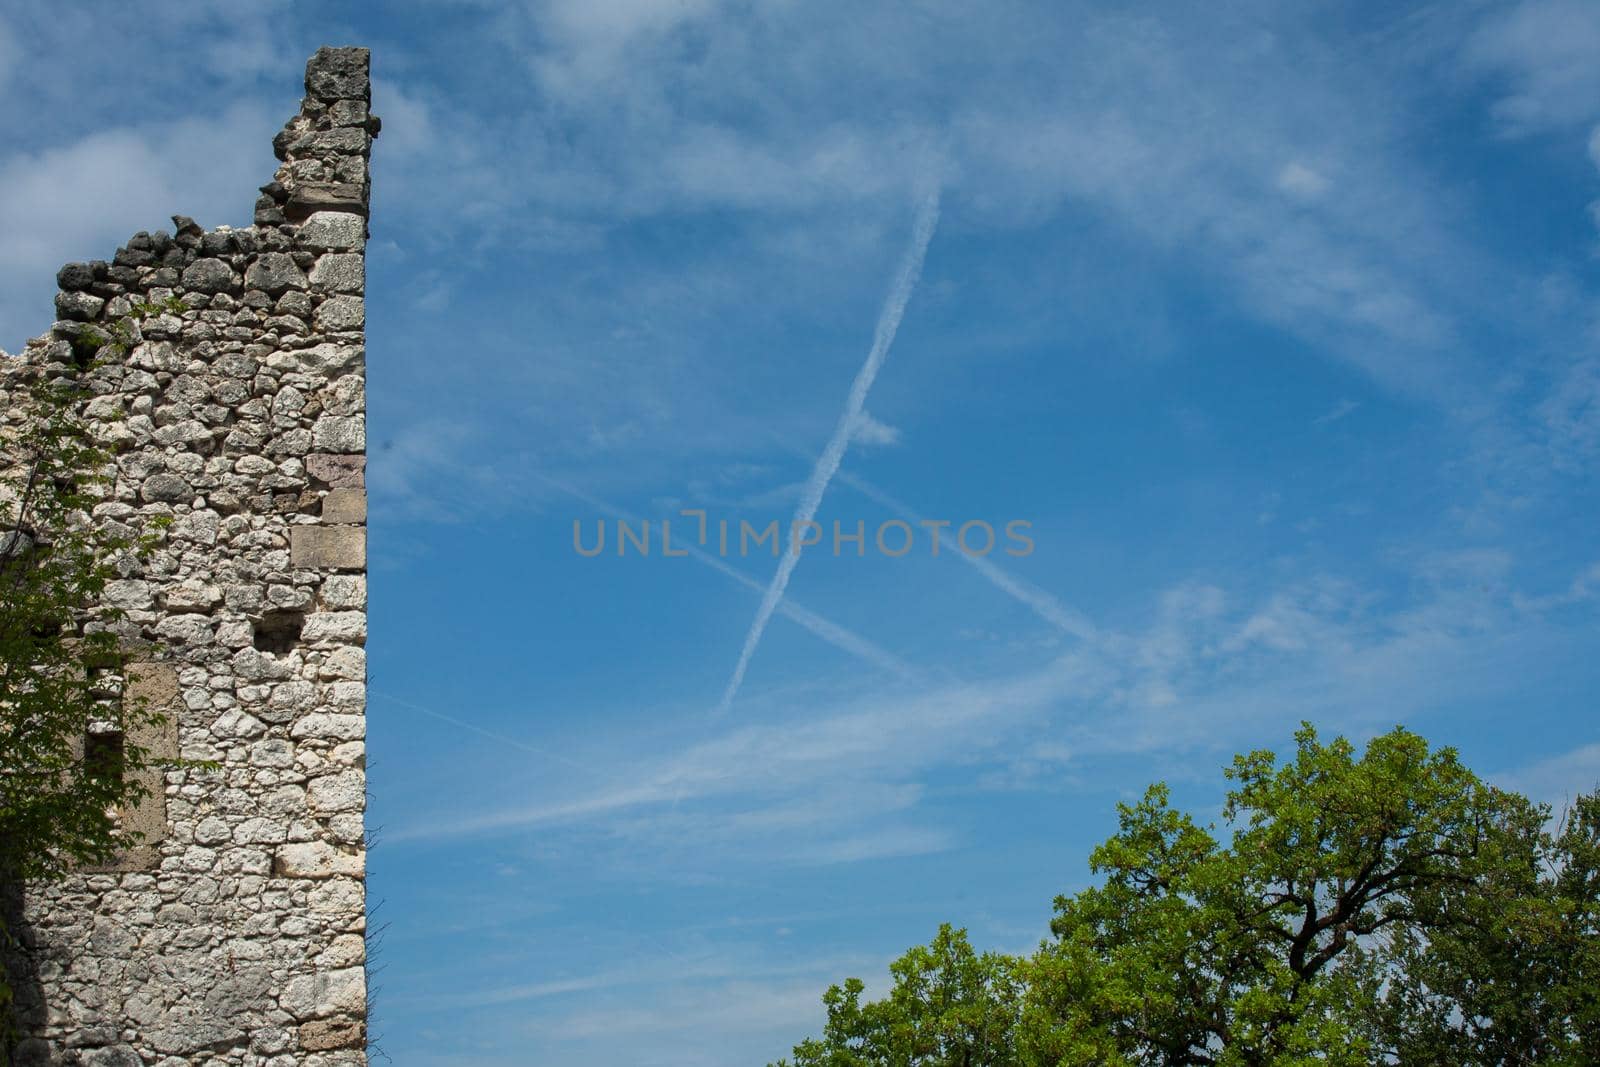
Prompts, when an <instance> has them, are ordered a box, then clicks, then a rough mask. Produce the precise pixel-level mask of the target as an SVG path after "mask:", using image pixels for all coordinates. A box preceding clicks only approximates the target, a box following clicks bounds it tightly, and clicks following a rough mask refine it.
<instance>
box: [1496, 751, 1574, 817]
mask: <svg viewBox="0 0 1600 1067" xmlns="http://www.w3.org/2000/svg"><path fill="white" fill-rule="evenodd" d="M1488 777H1489V780H1490V781H1492V782H1494V784H1496V785H1499V786H1501V787H1503V788H1506V789H1512V790H1515V791H1516V792H1518V793H1521V794H1523V795H1524V796H1527V797H1531V798H1532V799H1534V800H1536V801H1539V802H1541V803H1544V804H1549V805H1550V806H1551V808H1552V810H1553V812H1554V814H1556V815H1560V814H1561V812H1562V811H1563V810H1564V809H1565V807H1566V805H1568V804H1570V803H1571V802H1572V800H1573V799H1574V798H1576V797H1577V796H1579V795H1580V794H1583V793H1593V792H1594V791H1595V790H1597V789H1600V742H1597V743H1592V744H1586V745H1580V746H1578V747H1577V748H1574V749H1572V750H1571V751H1569V752H1564V753H1562V754H1561V755H1559V756H1554V757H1551V758H1550V759H1544V760H1539V761H1537V762H1535V763H1530V764H1528V765H1526V766H1523V767H1517V768H1514V769H1512V770H1508V771H1502V772H1501V773H1499V774H1492V775H1489V776H1488Z"/></svg>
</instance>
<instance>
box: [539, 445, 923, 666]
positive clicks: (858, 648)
mask: <svg viewBox="0 0 1600 1067" xmlns="http://www.w3.org/2000/svg"><path fill="white" fill-rule="evenodd" d="M533 476H534V477H535V478H537V479H539V480H540V481H542V482H544V483H545V484H547V485H549V486H551V487H552V488H554V489H558V490H560V491H561V492H563V493H566V494H567V495H568V496H570V497H573V498H575V499H577V500H581V501H583V502H584V503H585V504H588V505H589V506H590V507H592V508H594V509H595V510H596V511H601V512H604V513H605V514H607V515H610V516H611V517H612V518H616V519H625V520H626V521H628V522H632V523H637V522H639V521H640V520H639V519H638V518H637V516H635V515H633V514H631V513H629V512H628V511H625V510H624V509H622V508H619V507H617V506H616V505H615V504H610V503H607V502H606V501H604V500H601V499H600V498H599V497H597V496H594V495H592V494H590V493H586V492H584V491H583V490H582V489H579V488H577V487H576V486H572V485H568V484H567V483H566V482H563V481H561V480H560V479H559V478H553V477H551V476H550V475H548V474H543V473H539V472H534V475H533ZM679 547H680V548H682V549H683V550H684V551H686V552H688V553H689V555H690V556H691V557H693V558H694V559H695V560H696V561H698V562H700V563H703V564H705V565H706V566H707V567H710V568H711V569H712V570H715V571H717V572H719V573H721V574H725V575H727V576H728V577H729V578H732V579H733V580H734V581H736V582H738V583H739V584H740V585H742V586H744V587H745V588H747V589H751V590H754V591H755V592H757V593H760V592H763V586H762V585H761V583H760V582H758V581H756V580H755V579H754V578H751V577H750V576H749V575H747V574H745V573H743V572H742V571H740V570H739V569H738V568H736V567H731V566H729V565H728V564H727V563H725V562H723V561H722V560H720V559H718V558H717V557H716V556H714V555H712V554H711V553H709V552H706V551H704V550H702V549H699V548H696V547H695V546H694V544H693V543H689V544H685V545H680V546H679ZM779 610H780V611H782V612H783V614H784V616H785V617H787V618H790V619H793V620H794V621H795V622H796V623H798V624H799V625H800V626H801V627H803V628H804V629H806V630H809V631H811V632H812V633H813V634H815V635H816V636H818V637H820V638H822V640H824V641H826V642H828V643H829V644H830V645H833V646H834V647H835V648H838V649H841V650H843V651H845V652H848V653H850V654H851V655H852V656H855V657H857V658H858V659H862V660H865V661H866V662H868V663H871V664H872V665H873V666H875V667H879V668H881V669H883V670H885V671H887V672H889V673H890V674H893V675H895V676H897V677H899V678H901V679H904V680H907V681H912V680H915V679H916V678H917V674H918V672H917V670H916V669H915V668H914V667H912V666H911V665H910V664H908V663H906V662H905V661H904V660H902V659H900V658H899V657H898V656H896V655H894V654H893V653H892V652H889V651H887V650H885V649H883V648H880V647H879V646H877V645H875V644H873V643H872V642H871V641H868V640H867V639H866V638H864V637H862V636H861V635H860V634H858V633H856V632H855V631H853V630H849V629H846V628H845V627H843V626H840V625H839V624H838V623H836V622H834V621H833V620H832V619H828V618H824V617H823V616H821V615H818V614H817V613H816V612H814V611H809V610H807V609H806V608H803V607H801V606H800V605H799V604H796V603H793V602H792V601H790V602H786V603H784V604H782V605H781V606H780V608H779Z"/></svg>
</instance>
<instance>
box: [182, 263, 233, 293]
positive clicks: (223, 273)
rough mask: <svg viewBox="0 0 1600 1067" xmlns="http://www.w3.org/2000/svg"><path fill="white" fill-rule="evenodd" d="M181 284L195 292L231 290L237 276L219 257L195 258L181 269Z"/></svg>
mask: <svg viewBox="0 0 1600 1067" xmlns="http://www.w3.org/2000/svg"><path fill="white" fill-rule="evenodd" d="M183 286H184V288H185V289H191V290H193V291H194V292H197V293H226V292H232V291H233V290H236V289H238V288H239V276H238V275H237V274H235V273H234V272H233V268H232V267H230V266H228V265H227V264H226V263H224V262H223V261H222V260H220V259H197V260H195V261H194V262H193V263H191V264H189V265H188V266H187V267H185V268H184V269H183Z"/></svg>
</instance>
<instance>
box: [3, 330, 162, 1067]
mask: <svg viewBox="0 0 1600 1067" xmlns="http://www.w3.org/2000/svg"><path fill="white" fill-rule="evenodd" d="M137 314H138V312H136V315H137ZM129 321H136V320H129ZM131 329H132V327H131V326H130V325H129V322H128V321H119V322H118V323H117V324H115V325H114V326H113V327H111V333H110V336H106V335H94V334H88V333H85V334H84V335H82V336H81V338H80V341H79V343H78V344H77V345H75V346H74V348H73V352H72V356H71V358H63V359H62V360H61V361H59V362H54V363H48V364H44V365H33V366H18V367H16V368H14V369H13V371H12V374H11V383H12V386H13V388H12V390H11V394H10V397H9V400H8V407H9V411H8V420H7V423H6V425H5V427H4V429H3V431H0V432H3V434H4V436H3V437H0V891H5V893H6V897H7V899H10V898H11V897H13V896H14V895H15V893H16V892H17V891H18V890H19V888H20V886H21V885H22V884H23V883H24V882H28V881H35V880H40V879H50V878H56V877H59V876H61V875H62V874H64V873H65V872H67V871H69V870H71V869H73V868H75V867H79V866H83V865H92V864H98V863H104V862H106V861H108V860H110V859H112V858H113V857H114V856H115V855H116V854H117V852H119V851H120V850H121V849H124V848H126V847H128V846H130V845H132V844H135V843H136V842H135V841H134V840H133V839H132V838H131V835H129V834H127V833H125V832H124V831H123V829H122V827H121V826H120V824H119V821H118V819H117V812H118V811H119V809H126V808H127V807H128V806H130V805H132V804H135V803H137V802H138V801H139V800H141V799H142V798H143V796H144V794H145V792H146V788H145V787H144V786H143V785H142V783H141V780H140V775H139V774H138V772H139V771H141V770H143V769H145V768H147V767H149V766H151V756H150V754H149V753H148V752H147V751H146V750H145V749H143V748H141V747H140V746H139V745H137V744H136V743H134V742H133V740H132V738H133V737H134V736H135V735H136V732H137V728H138V727H140V726H143V725H146V724H150V723H157V722H159V721H160V715H159V714H158V713H157V712H156V711H155V710H153V709H150V708H148V707H145V706H143V705H142V704H140V703H138V702H137V701H134V700H124V699H121V694H120V692H119V687H120V683H121V681H122V677H123V671H124V668H125V665H126V663H127V661H128V658H129V653H130V649H129V648H128V647H127V646H126V644H125V643H124V642H123V641H122V640H121V639H120V638H119V636H118V634H117V632H116V630H117V625H118V623H119V622H120V621H121V619H122V616H121V613H120V612H118V611H116V610H114V609H112V608H110V607H108V606H106V605H105V604H104V603H103V602H102V595H103V593H104V591H105V588H106V584H107V582H109V581H110V580H112V579H113V578H115V577H116V576H117V573H118V572H117V565H118V563H119V561H124V560H126V559H128V558H129V557H130V556H131V557H135V558H136V557H138V556H140V555H142V554H144V553H145V552H147V551H148V550H149V549H150V548H151V547H152V546H153V544H154V543H155V539H156V538H158V537H159V536H160V528H161V526H162V525H163V523H161V522H154V523H152V524H150V527H149V528H150V533H149V534H147V535H146V536H144V537H140V536H136V535H135V533H134V532H133V531H132V530H131V529H130V528H127V527H123V526H119V525H117V524H114V523H109V522H105V521H98V520H96V519H95V518H94V517H93V511H94V508H95V506H96V505H97V504H98V503H100V502H102V501H103V500H104V499H105V497H106V494H107V491H108V486H110V485H111V484H112V479H113V477H114V474H115V467H114V465H113V464H112V462H111V456H110V455H109V454H108V452H107V451H106V450H105V449H104V448H103V447H101V446H100V444H99V443H98V442H97V441H96V440H95V438H94V436H93V434H92V433H91V428H90V426H89V424H88V422H87V421H86V419H85V418H84V416H83V408H84V405H85V403H86V402H87V401H88V399H89V398H90V397H91V396H92V395H93V394H94V389H93V384H94V375H93V374H92V373H91V371H92V368H94V367H95V366H96V364H95V357H94V355H93V354H92V350H96V349H97V350H98V351H99V352H100V353H102V354H104V355H107V356H110V355H120V354H121V353H122V351H123V350H124V349H125V347H126V341H127V338H128V337H129V334H130V331H131ZM151 654H152V650H151V649H149V648H148V647H147V648H145V649H143V650H142V652H141V655H143V656H149V655H151ZM91 731H92V732H93V738H91V736H90V734H91ZM0 938H9V934H8V932H7V931H6V929H5V926H4V916H3V915H0ZM9 1000H10V993H9V991H8V990H7V989H6V988H5V986H4V981H3V975H0V1064H3V1063H4V1062H5V1052H4V1045H5V1041H4V1039H3V1037H4V1034H3V1024H4V1021H5V1019H6V1018H7V1017H8V1014H9V1013H8V1012H7V1011H6V1010H5V1009H6V1007H7V1004H8V1002H9Z"/></svg>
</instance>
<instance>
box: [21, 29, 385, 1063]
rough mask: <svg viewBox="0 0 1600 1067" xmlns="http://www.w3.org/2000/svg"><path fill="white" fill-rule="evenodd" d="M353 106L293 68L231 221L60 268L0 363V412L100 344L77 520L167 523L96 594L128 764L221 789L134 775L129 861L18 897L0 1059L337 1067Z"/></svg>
mask: <svg viewBox="0 0 1600 1067" xmlns="http://www.w3.org/2000/svg"><path fill="white" fill-rule="evenodd" d="M369 85H370V83H369V78H368V53H367V51H366V49H362V48H324V49H321V50H319V51H318V52H317V54H316V55H315V56H314V57H313V58H312V59H311V61H310V62H309V63H308V64H307V66H306V96H305V100H304V102H303V103H302V104H301V107H300V113H299V114H298V115H296V116H295V117H294V118H293V119H291V120H290V121H289V123H288V125H287V126H285V127H284V130H283V132H282V133H280V134H279V135H278V136H277V137H276V138H275V139H274V141H273V148H274V150H275V151H276V153H277V156H278V158H279V159H280V160H282V165H281V166H280V167H279V168H278V170H277V173H276V175H275V177H274V180H273V181H272V182H271V183H270V184H268V185H266V186H264V187H263V188H262V195H261V198H260V199H259V200H257V202H256V208H255V222H254V225H252V226H250V227H249V228H246V229H230V228H228V227H218V228H217V229H215V230H203V229H201V228H200V227H199V226H197V225H196V224H195V223H194V222H193V221H192V220H191V219H188V218H184V217H182V216H176V217H174V219H173V223H174V225H175V229H174V232H172V233H165V232H160V233H139V234H136V235H134V237H133V238H132V239H131V240H129V242H128V244H127V246H126V247H124V248H121V249H118V250H117V252H116V255H115V256H114V257H113V258H112V259H111V260H110V261H109V262H93V263H69V264H67V265H66V266H65V267H63V268H61V271H60V273H59V274H58V275H57V281H58V282H59V284H60V289H61V292H60V293H59V294H58V295H57V297H56V314H57V319H58V320H59V321H57V322H56V323H55V325H54V326H53V327H52V329H51V331H50V333H48V334H46V335H45V336H43V337H40V338H37V339H35V340H33V341H30V342H29V343H28V346H27V348H26V350H25V351H24V352H23V353H22V355H21V357H20V358H19V357H13V356H0V413H3V412H10V411H12V410H13V409H14V406H15V405H14V404H13V403H11V400H12V399H13V398H14V397H15V396H17V395H19V394H18V390H19V388H20V383H21V377H20V376H19V375H20V374H21V373H22V372H23V370H25V369H26V368H27V367H29V366H32V367H34V368H38V367H40V366H44V367H48V366H49V365H50V364H60V365H63V366H64V365H67V364H70V363H72V361H73V358H74V350H73V344H72V341H73V339H74V338H76V337H80V335H81V334H82V332H83V331H84V330H86V329H101V330H104V329H105V328H107V327H108V326H109V325H110V324H113V323H117V322H123V323H128V324H129V326H128V328H129V329H130V330H131V331H132V337H131V339H132V341H133V342H134V343H133V344H131V345H130V346H129V347H128V349H127V352H126V354H125V355H124V356H122V357H120V358H118V359H115V360H113V361H111V362H110V364H109V365H105V366H102V367H99V368H98V369H95V370H93V371H91V383H90V388H91V391H92V393H93V395H92V398H91V399H89V400H88V401H87V402H86V405H85V409H84V411H85V414H86V416H87V417H88V418H89V419H90V420H91V421H92V425H93V426H94V428H95V432H96V433H98V434H99V435H100V436H101V438H102V439H103V441H104V442H105V443H106V444H107V445H109V446H110V447H111V448H112V449H114V450H115V454H116V464H117V479H116V484H115V489H114V492H113V493H112V494H111V496H110V497H109V498H108V499H107V500H106V501H105V502H104V503H102V504H100V505H99V506H98V507H97V508H96V518H97V520H98V521H101V522H105V523H116V524H121V526H122V527H123V528H125V529H127V530H130V531H133V532H141V531H145V530H149V529H154V527H152V526H151V525H150V521H151V520H152V519H153V518H155V517H156V516H170V518H171V520H172V524H171V526H170V528H168V529H167V531H166V532H165V534H164V535H163V537H164V540H163V543H162V544H161V545H160V546H159V548H158V549H157V551H155V553H154V554H153V555H152V556H151V557H150V558H148V559H147V560H145V561H144V562H143V563H139V562H136V561H131V560H130V561H128V562H126V563H125V564H124V565H123V573H122V574H121V576H120V579H119V580H117V581H116V582H114V583H113V584H112V585H111V587H110V590H109V591H108V594H107V596H108V599H110V600H111V601H113V602H114V603H115V604H116V605H118V606H120V607H121V608H123V609H125V610H126V612H127V617H126V621H125V623H123V624H122V625H123V626H124V628H125V630H126V633H125V634H124V636H125V637H126V638H127V639H128V641H129V642H130V643H137V642H139V640H140V639H141V638H143V639H145V640H146V641H147V642H149V645H148V647H155V648H159V649H160V652H159V654H158V655H157V656H155V657H153V658H151V659H149V661H147V662H143V663H139V664H136V665H135V666H134V667H133V668H132V669H130V670H129V671H128V673H127V682H126V691H127V692H130V693H138V694H142V695H144V696H146V697H148V698H149V699H150V700H152V701H153V702H154V703H155V704H156V705H157V706H160V707H162V708H164V709H165V710H166V711H167V714H168V717H169V720H170V721H169V725H168V726H167V727H165V728H164V729H163V730H161V731H160V736H150V737H145V738H141V739H140V740H141V741H142V742H143V743H144V744H145V746H146V747H147V748H151V749H154V750H155V751H157V752H159V753H164V754H167V755H174V754H178V755H181V756H183V757H185V758H186V759H189V760H194V761H214V762H215V763H216V764H217V765H219V767H220V769H208V768H201V767H188V768H184V769H177V770H170V771H167V772H165V773H163V774H158V776H157V777H156V779H155V780H153V781H152V783H151V784H152V785H154V786H155V791H154V795H153V796H152V797H151V798H150V799H149V800H148V801H146V802H145V803H144V804H143V805H142V806H141V807H140V808H139V809H138V810H136V811H132V812H128V813H125V815H124V818H125V819H126V820H127V821H128V822H129V824H130V825H131V826H132V827H134V828H137V829H142V830H144V831H146V834H147V841H146V843H145V844H144V846H143V847H140V848H138V849H135V850H132V851H130V852H128V853H127V854H126V855H124V856H123V857H121V859H120V860H119V861H118V862H117V863H116V864H115V865H113V866H112V867H110V868H107V869H103V870H95V871H85V872H80V873H78V874H76V875H75V876H73V877H72V878H71V879H69V880H68V881H67V882H65V883H64V884H60V885H55V886H41V887H30V889H29V891H28V896H27V899H26V900H25V902H24V904H23V908H24V912H23V929H22V930H21V932H20V933H21V939H22V942H23V948H24V952H23V954H22V957H21V959H22V963H20V964H16V965H17V966H25V967H26V968H28V973H27V974H25V975H22V977H21V982H20V985H21V988H19V990H18V997H19V1007H20V1017H21V1024H22V1029H23V1035H24V1036H23V1041H22V1044H21V1046H20V1048H19V1060H20V1062H21V1063H24V1064H83V1065H89V1067H134V1065H138V1064H159V1065H163V1067H176V1065H179V1064H238V1065H245V1064H261V1065H269V1067H284V1065H290V1064H299V1065H307V1067H320V1065H326V1067H331V1065H334V1064H364V1063H366V1051H365V1045H366V997H367V983H366V970H365V965H366V943H365V932H366V893H365V883H364V876H365V863H366V848H365V828H364V824H363V814H362V813H363V810H364V808H365V797H366V773H365V769H364V768H365V744H364V738H365V734H366V714H365V713H366V653H365V651H364V647H363V646H364V644H365V641H366V632H367V618H366V603H367V580H366V574H365V572H366V526H365V523H366V493H365V487H364V486H365V483H364V468H365V463H366V458H365V452H366V415H365V412H366V401H365V392H366V391H365V369H364V368H365V356H366V352H365V335H364V332H363V327H364V324H365V317H364V316H365V311H364V283H365V267H364V260H363V249H364V245H365V240H366V228H367V203H368V190H369V187H370V180H369V174H368V159H369V155H370V149H371V145H372V139H373V137H374V135H376V133H377V130H378V120H377V119H376V118H374V117H373V116H372V115H371V114H370V112H369V106H368V105H369V102H370V87H369ZM194 165H195V166H201V167H203V166H205V160H204V159H203V158H199V159H196V160H195V161H194ZM84 208H85V210H92V209H93V205H84ZM172 297H176V298H177V299H178V301H180V302H181V305H182V310H179V308H178V305H177V304H175V303H171V302H170V298H172ZM136 303H155V304H161V305H164V307H163V310H162V311H161V312H159V313H148V314H146V316H145V317H144V318H142V319H138V320H130V319H129V318H128V315H129V312H130V310H131V309H133V307H134V305H135V304H136ZM96 324H98V327H97V326H96ZM6 418H7V416H6V415H5V414H0V429H3V422H4V420H5V419H6ZM158 525H159V524H158ZM91 728H92V727H91V726H86V730H88V729H91ZM14 962H15V961H14Z"/></svg>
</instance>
